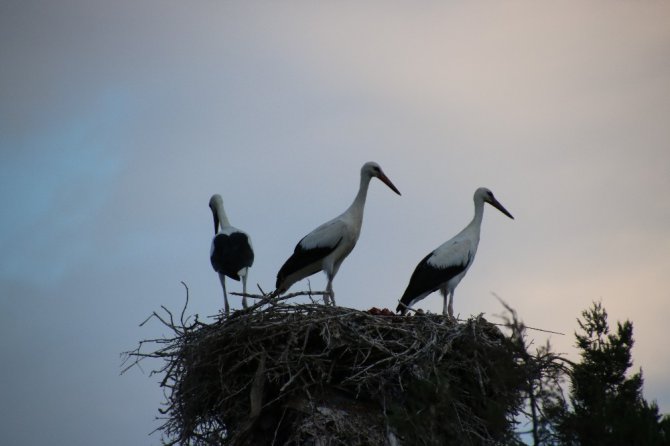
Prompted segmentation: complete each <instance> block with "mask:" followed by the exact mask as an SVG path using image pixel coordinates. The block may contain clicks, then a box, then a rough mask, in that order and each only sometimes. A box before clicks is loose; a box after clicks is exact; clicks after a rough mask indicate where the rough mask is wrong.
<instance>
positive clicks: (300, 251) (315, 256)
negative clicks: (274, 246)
mask: <svg viewBox="0 0 670 446" xmlns="http://www.w3.org/2000/svg"><path fill="white" fill-rule="evenodd" d="M300 241H302V240H300ZM341 242H342V238H340V239H339V240H338V241H337V243H335V245H334V246H327V247H317V248H311V249H304V248H303V247H302V246H300V242H298V244H297V245H296V247H295V250H294V251H293V254H291V257H289V258H288V260H287V261H286V262H284V264H283V265H282V267H281V269H280V270H279V272H278V273H277V284H276V288H279V286H280V285H281V284H282V282H283V281H284V279H285V278H286V276H288V275H290V274H293V273H294V272H296V271H300V270H301V269H303V268H304V267H306V266H307V265H310V264H312V263H314V262H316V261H319V260H321V259H323V258H324V257H326V256H327V255H328V254H330V253H331V252H333V251H335V249H336V248H337V247H338V246H339V245H340V243H341Z"/></svg>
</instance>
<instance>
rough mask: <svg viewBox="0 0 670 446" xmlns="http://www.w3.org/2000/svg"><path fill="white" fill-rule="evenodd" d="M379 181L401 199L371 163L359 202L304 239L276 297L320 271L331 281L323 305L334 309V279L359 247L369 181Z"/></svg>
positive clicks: (289, 262) (280, 278)
mask: <svg viewBox="0 0 670 446" xmlns="http://www.w3.org/2000/svg"><path fill="white" fill-rule="evenodd" d="M373 177H376V178H379V179H380V180H381V181H382V182H383V183H384V184H386V185H387V186H388V187H389V188H390V189H391V190H392V191H393V192H395V193H396V194H398V195H400V192H399V191H398V189H397V188H396V187H395V186H394V185H393V183H392V182H391V180H389V179H388V177H387V176H386V175H385V174H384V172H383V171H382V168H381V167H380V166H379V164H377V163H375V162H368V163H365V164H364V165H363V167H362V168H361V181H360V186H359V188H358V193H357V194H356V198H354V201H353V203H351V206H349V208H347V210H346V211H344V212H343V213H342V214H341V215H339V216H338V217H335V218H334V219H332V220H330V221H328V222H326V223H324V224H322V225H321V226H319V227H318V228H316V229H315V230H313V231H312V232H310V233H309V234H307V235H306V236H305V237H303V238H302V239H301V240H300V241H299V242H298V244H297V245H296V247H295V250H294V251H293V254H292V255H291V257H289V258H288V260H287V261H286V262H285V263H284V265H283V266H282V267H281V269H280V270H279V272H278V273H277V289H276V291H275V295H279V294H281V293H284V292H286V290H288V289H289V288H290V287H291V285H293V284H294V283H296V282H297V281H299V280H302V279H304V278H305V277H308V276H311V275H312V274H315V273H317V272H319V271H324V272H325V273H326V276H327V277H328V286H327V287H326V293H327V294H325V295H324V302H325V303H326V304H329V303H331V304H332V305H335V293H334V291H333V278H334V277H335V275H336V274H337V271H338V270H339V268H340V265H342V261H343V260H344V259H345V258H346V257H347V256H348V255H349V253H350V252H351V251H352V250H353V249H354V246H356V241H357V240H358V236H359V235H360V233H361V225H362V224H363V208H364V207H365V198H366V196H367V193H368V186H369V185H370V180H371V179H372V178H373Z"/></svg>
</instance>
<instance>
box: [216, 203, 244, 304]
mask: <svg viewBox="0 0 670 446" xmlns="http://www.w3.org/2000/svg"><path fill="white" fill-rule="evenodd" d="M209 208H210V209H211V210H212V215H213V216H214V238H213V239H212V247H211V249H210V253H209V258H210V260H211V262H212V267H213V268H214V271H216V272H217V273H218V274H219V280H220V281H221V287H223V302H224V305H225V306H224V309H225V312H226V314H228V313H229V311H230V307H229V305H228V294H227V293H226V276H228V277H230V278H231V279H233V280H237V281H239V280H240V278H241V279H242V292H243V293H244V294H246V293H247V273H248V271H249V268H250V267H251V265H252V264H253V263H254V250H253V248H252V247H251V239H250V238H249V236H248V235H247V234H246V233H245V232H244V231H241V230H239V229H237V228H235V227H233V226H231V225H230V222H229V221H228V217H227V216H226V212H225V211H224V210H223V200H222V199H221V195H219V194H214V195H212V198H210V199H209ZM242 306H243V307H244V308H247V297H246V296H242Z"/></svg>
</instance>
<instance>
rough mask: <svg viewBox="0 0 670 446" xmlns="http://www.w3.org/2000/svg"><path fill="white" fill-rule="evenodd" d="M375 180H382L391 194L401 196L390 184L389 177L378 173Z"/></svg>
mask: <svg viewBox="0 0 670 446" xmlns="http://www.w3.org/2000/svg"><path fill="white" fill-rule="evenodd" d="M377 178H379V179H380V180H382V181H383V182H384V184H386V185H387V186H388V187H389V188H390V189H391V190H392V191H393V192H395V193H396V194H398V195H402V194H401V193H400V191H399V190H398V188H397V187H395V186H394V185H393V183H391V180H389V177H387V176H386V175H385V174H384V172H380V173H379V176H378V177H377Z"/></svg>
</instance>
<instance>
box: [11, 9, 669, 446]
mask: <svg viewBox="0 0 670 446" xmlns="http://www.w3.org/2000/svg"><path fill="white" fill-rule="evenodd" d="M669 21H670V3H668V2H661V1H648V2H628V1H607V2H605V1H586V2H585V1H566V2H553V3H550V2H530V1H512V2H489V1H484V2H480V1H476V2H430V1H426V2H418V3H417V2H395V1H391V2H387V1H384V2H374V1H368V2H353V1H344V2H297V1H296V2H281V3H276V2H255V1H250V2H217V1H192V2H181V1H174V0H161V1H157V0H139V1H138V0H133V1H130V0H119V1H114V2H108V1H105V2H103V1H84V0H61V1H59V2H49V1H36V0H4V1H3V2H1V3H0V205H1V206H2V217H1V218H0V250H1V252H2V256H1V257H0V355H1V356H2V358H3V367H1V368H0V382H2V383H3V390H2V397H0V429H1V430H2V432H3V437H4V438H5V439H6V440H7V441H8V444H14V445H38V444H68V445H73V446H76V445H89V444H92V442H94V443H95V444H98V445H103V446H104V445H118V444H127V445H157V444H160V436H159V435H157V434H153V435H149V434H150V432H151V431H153V430H154V429H155V428H156V427H158V426H159V424H160V421H159V420H156V417H158V416H159V413H158V408H159V407H161V403H162V401H163V394H162V391H161V389H160V388H159V386H158V382H159V380H160V377H159V376H150V375H149V373H148V372H149V371H150V370H152V369H153V368H156V367H159V366H160V365H161V364H160V363H156V362H153V363H152V362H150V361H148V362H145V363H144V364H143V366H142V370H140V369H138V368H136V369H132V370H130V371H129V372H127V373H125V374H123V375H121V374H120V371H121V362H122V357H121V353H122V352H124V351H127V350H131V349H133V348H135V347H136V345H137V342H138V341H139V340H141V339H148V338H152V337H156V336H162V335H167V334H168V333H167V332H166V330H165V329H163V328H162V327H161V326H160V324H156V323H153V322H152V323H148V324H146V325H145V326H143V327H140V326H139V324H140V323H141V322H142V321H143V320H144V319H145V318H146V317H147V316H148V315H149V314H151V312H152V311H155V310H159V309H160V306H161V305H164V306H166V307H167V308H170V309H173V310H180V309H181V307H182V305H183V302H184V297H185V293H184V288H183V286H182V285H181V283H180V282H181V281H184V282H185V283H186V284H187V285H188V287H189V291H190V306H189V310H188V311H189V313H191V314H194V313H197V314H199V315H200V317H201V319H204V318H206V317H207V316H211V315H214V314H216V313H217V312H218V311H219V310H220V309H221V307H222V303H223V299H222V293H221V287H220V284H219V281H218V278H217V276H216V274H215V273H214V272H213V271H212V269H211V265H210V262H209V244H210V241H211V237H212V235H213V233H212V218H211V213H210V210H209V208H208V207H207V204H208V201H209V197H210V196H211V195H212V194H213V193H219V194H221V195H222V196H223V199H224V204H225V207H226V211H227V214H228V216H229V218H230V221H231V223H232V224H233V225H235V226H237V227H239V228H242V229H244V230H245V231H246V232H248V233H249V234H250V235H251V238H252V240H253V244H254V248H255V252H256V259H255V263H254V265H253V268H252V269H251V271H250V276H249V284H250V288H251V289H253V288H255V287H256V284H258V285H260V286H261V287H262V288H263V289H265V290H271V289H272V288H273V285H274V281H275V277H276V273H277V271H278V269H279V267H280V266H281V264H282V263H283V262H284V261H285V260H286V258H288V256H289V255H290V254H291V252H292V250H293V248H294V246H295V243H297V241H298V240H299V239H300V238H301V237H302V236H304V235H305V234H307V233H308V232H309V231H310V230H312V229H313V228H315V227H316V226H318V225H319V224H321V223H322V222H325V221H326V220H328V219H330V218H333V217H335V216H336V215H338V214H339V213H341V212H342V211H343V210H344V209H346V207H347V206H348V205H349V204H350V202H351V201H352V200H353V198H354V195H355V194H356V191H357V188H358V182H359V171H360V167H361V165H362V164H363V163H365V162H366V161H371V160H372V161H376V162H378V163H379V164H380V165H381V166H382V168H383V169H384V171H385V172H386V174H387V175H388V177H389V178H390V179H391V180H392V181H393V182H394V183H395V185H396V186H397V187H398V189H400V191H401V192H402V196H400V197H399V196H397V195H395V194H394V193H393V192H391V191H390V190H389V189H388V188H386V186H384V185H383V184H382V183H381V182H379V181H376V180H373V182H372V183H371V185H370V191H369V194H368V199H367V205H366V209H365V218H364V223H363V230H362V234H361V237H360V240H359V242H358V244H357V246H356V248H355V250H354V251H353V252H352V254H351V255H350V256H349V257H348V258H347V259H346V261H345V262H344V264H343V265H342V267H341V269H340V271H339V273H338V275H337V277H336V279H335V282H334V288H335V292H336V296H337V302H338V304H339V305H343V306H348V307H353V308H358V309H367V308H370V307H373V306H377V307H388V308H395V306H396V304H397V300H398V298H399V297H400V295H401V294H402V292H403V291H404V289H405V287H406V285H407V282H408V280H409V277H410V275H411V272H412V271H413V269H414V267H415V265H416V264H417V263H418V262H419V261H420V260H421V259H422V258H423V257H424V256H425V255H426V254H427V253H429V252H430V251H431V250H432V249H434V248H436V247H437V246H439V245H440V244H441V243H442V242H444V241H445V240H447V239H448V238H450V237H451V236H453V235H455V234H456V233H457V232H458V231H459V230H460V229H461V228H462V227H464V226H465V225H466V224H467V223H468V222H469V221H470V219H471V218H472V213H473V204H472V194H473V193H474V191H475V189H476V188H477V187H479V186H486V187H489V188H490V189H492V190H493V192H494V193H495V195H496V197H497V198H498V199H499V200H500V202H501V203H502V204H503V205H504V206H505V207H506V208H507V209H508V210H509V211H510V212H511V213H512V214H513V215H514V216H515V219H514V220H510V219H508V218H506V217H505V216H504V215H502V214H501V213H499V212H498V211H497V210H495V209H494V208H492V207H490V206H489V207H487V209H486V210H485V215H484V222H483V227H482V237H481V242H480V245H479V251H478V253H477V258H476V261H475V263H474V265H473V266H472V268H471V269H470V271H469V272H468V275H467V276H466V278H465V279H464V280H463V281H462V282H461V284H460V285H459V287H458V289H457V290H456V293H455V301H454V311H455V313H457V314H460V316H461V317H462V318H466V317H469V316H470V315H476V314H479V313H484V315H485V317H487V318H489V319H490V320H494V321H495V320H499V316H500V315H501V314H502V313H503V308H502V306H501V304H500V303H499V302H498V301H497V299H496V298H495V297H494V293H495V294H497V295H498V296H500V297H501V298H503V299H504V300H505V301H506V302H507V303H508V304H509V305H510V306H512V307H513V308H515V309H516V311H517V312H518V314H519V316H520V317H521V318H522V319H523V320H524V321H525V322H526V323H527V324H528V325H530V326H533V327H540V328H544V329H547V330H553V331H557V332H562V333H565V335H564V336H561V335H548V334H546V333H542V332H530V333H529V336H530V337H531V339H532V340H533V341H534V342H535V344H536V345H542V344H543V343H544V342H545V341H546V340H547V339H549V341H550V342H551V343H552V345H553V347H554V349H555V350H556V351H559V352H562V353H565V355H566V357H568V358H571V359H577V351H576V349H575V347H574V332H575V330H576V329H577V322H576V319H577V318H578V317H579V316H580V313H581V311H582V310H584V309H586V308H588V307H589V306H590V305H591V302H593V301H601V302H602V304H603V306H604V307H605V308H606V309H607V311H608V313H609V317H610V323H611V325H612V326H614V325H615V323H616V321H617V320H620V321H623V320H626V319H628V320H630V321H632V322H633V325H634V338H635V340H636V344H635V346H634V350H633V354H634V365H633V370H634V371H637V370H639V369H640V368H641V369H642V370H643V373H644V378H645V396H646V398H648V399H649V400H655V401H657V403H658V404H659V406H660V408H661V411H662V412H664V413H670V351H669V350H668V349H667V346H666V339H667V314H669V313H670V291H669V290H670V199H669V198H668V193H669V192H670V175H669V174H668V172H670V122H669V120H670V118H669V117H670V27H668V26H667V24H668V22H669ZM325 282H326V281H325V277H324V276H323V275H322V274H319V275H316V276H313V277H312V278H311V280H310V285H311V287H312V288H313V289H323V288H324V287H325ZM306 288H307V283H306V282H302V283H300V284H296V285H294V287H293V288H292V291H293V290H300V289H306ZM239 289H241V287H240V285H239V284H238V283H234V282H232V281H229V290H231V291H234V290H238V291H239ZM231 302H232V305H233V306H234V307H235V308H239V306H240V302H239V301H238V298H235V297H233V298H232V299H231ZM419 306H420V307H423V308H425V309H427V310H430V311H435V312H439V311H441V310H442V299H441V298H440V297H439V296H438V295H437V294H435V295H432V296H429V297H428V298H426V299H425V300H424V301H422V302H421V304H420V305H419ZM36 426H38V427H39V428H36Z"/></svg>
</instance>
